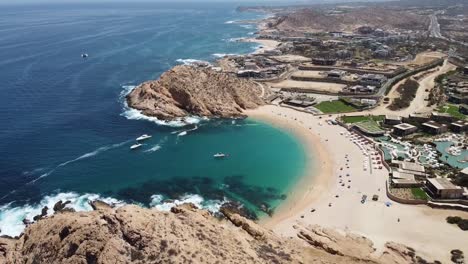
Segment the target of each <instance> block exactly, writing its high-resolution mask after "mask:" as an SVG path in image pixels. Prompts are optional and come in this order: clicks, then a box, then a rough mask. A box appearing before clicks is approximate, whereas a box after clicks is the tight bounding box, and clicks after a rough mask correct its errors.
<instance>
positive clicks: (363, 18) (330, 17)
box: [272, 7, 429, 32]
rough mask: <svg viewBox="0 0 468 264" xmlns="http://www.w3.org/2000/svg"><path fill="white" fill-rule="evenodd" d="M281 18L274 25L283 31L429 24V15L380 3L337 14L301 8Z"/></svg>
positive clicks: (413, 28)
mask: <svg viewBox="0 0 468 264" xmlns="http://www.w3.org/2000/svg"><path fill="white" fill-rule="evenodd" d="M278 21H279V23H278V24H277V25H275V26H274V28H275V29H278V30H280V31H319V32H320V31H325V32H328V31H353V30H355V29H357V28H358V27H360V26H371V27H376V28H382V29H395V28H397V29H412V30H424V29H426V28H427V26H428V25H429V24H428V23H429V20H428V17H427V16H420V15H417V14H414V13H410V12H405V11H402V10H389V9H384V8H380V7H366V8H356V9H349V10H346V12H343V13H333V14H327V13H325V12H323V11H316V10H314V9H301V10H297V11H295V12H292V13H290V14H287V15H284V16H283V17H280V18H278ZM272 24H273V25H274V24H275V23H272Z"/></svg>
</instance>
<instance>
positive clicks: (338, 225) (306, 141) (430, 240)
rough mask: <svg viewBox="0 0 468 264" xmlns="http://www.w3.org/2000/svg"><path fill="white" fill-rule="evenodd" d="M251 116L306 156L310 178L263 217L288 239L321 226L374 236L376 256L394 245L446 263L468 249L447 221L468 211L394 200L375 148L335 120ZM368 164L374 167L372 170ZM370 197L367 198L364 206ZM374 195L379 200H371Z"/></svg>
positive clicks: (270, 112)
mask: <svg viewBox="0 0 468 264" xmlns="http://www.w3.org/2000/svg"><path fill="white" fill-rule="evenodd" d="M245 113H246V114H247V115H248V116H249V118H252V119H254V120H258V121H261V122H266V123H268V124H270V125H272V126H273V127H277V128H279V129H281V130H283V131H285V132H288V133H290V134H292V135H293V136H295V137H296V138H297V139H298V140H299V142H300V143H301V144H303V145H304V150H305V151H306V152H307V153H306V155H307V165H306V168H305V172H304V175H302V178H300V179H298V181H297V183H296V184H295V185H294V186H292V189H291V190H290V191H289V192H288V195H287V198H286V200H285V201H283V202H282V203H281V204H280V205H279V206H278V208H277V210H276V211H275V212H274V214H273V215H272V217H264V218H262V219H260V221H259V223H260V225H262V226H264V227H266V228H268V229H270V230H272V231H273V232H274V233H276V234H277V235H279V236H282V237H288V238H291V237H297V235H298V233H297V232H298V231H297V228H296V227H301V226H302V227H306V226H314V225H318V226H322V227H325V228H331V229H333V230H336V231H340V232H343V233H344V234H349V233H353V234H357V235H360V236H364V237H367V238H369V239H370V240H371V241H372V242H373V245H372V246H373V248H374V249H375V251H376V254H379V253H382V251H383V250H384V249H385V245H386V243H388V242H395V243H400V244H403V245H406V246H409V247H412V248H414V249H415V250H416V251H417V252H418V253H420V254H421V256H423V257H425V258H427V259H429V260H439V261H442V262H443V263H445V262H446V261H450V251H451V250H453V249H457V248H463V247H464V245H466V241H468V234H467V233H466V232H464V231H462V230H461V229H459V228H458V227H456V226H453V225H449V224H448V223H446V218H447V217H448V216H460V217H462V218H468V212H463V211H456V210H442V209H432V208H430V207H428V206H425V205H406V204H400V203H395V202H394V201H392V200H390V199H389V198H388V197H387V194H386V182H387V180H388V175H389V172H388V170H386V169H385V167H383V168H380V169H379V168H378V167H379V166H378V165H375V163H373V160H374V159H375V157H376V156H377V154H376V152H375V151H373V147H372V145H369V144H367V145H365V144H364V143H359V142H360V140H357V139H356V136H357V135H354V136H353V135H352V134H351V133H350V132H349V131H348V130H347V129H346V128H344V127H341V126H338V125H332V124H328V123H327V122H326V120H327V119H329V118H328V117H325V116H314V115H312V114H309V113H305V112H301V111H297V110H295V109H292V108H288V107H281V106H277V105H265V106H261V107H259V108H258V109H255V110H248V111H246V112H245ZM335 117H336V116H332V117H330V118H335ZM359 144H361V145H359ZM363 146H366V147H365V148H364V147H363ZM366 160H367V161H366ZM369 161H371V162H370V166H371V167H372V168H367V169H366V167H365V165H364V164H365V163H366V162H369ZM314 163H315V164H316V165H315V166H314ZM373 164H374V165H373ZM317 165H318V166H317ZM364 195H366V196H367V197H368V198H367V200H366V201H365V202H362V199H363V198H362V197H363V196H364ZM374 195H377V197H378V198H377V201H372V200H371V198H372V197H373V196H374ZM312 209H313V210H312ZM416 219H417V221H415V220H416ZM440 234H445V235H444V236H440Z"/></svg>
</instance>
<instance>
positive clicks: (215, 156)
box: [213, 153, 227, 158]
mask: <svg viewBox="0 0 468 264" xmlns="http://www.w3.org/2000/svg"><path fill="white" fill-rule="evenodd" d="M226 156H227V155H226V154H224V153H216V154H214V155H213V157H214V158H225V157H226Z"/></svg>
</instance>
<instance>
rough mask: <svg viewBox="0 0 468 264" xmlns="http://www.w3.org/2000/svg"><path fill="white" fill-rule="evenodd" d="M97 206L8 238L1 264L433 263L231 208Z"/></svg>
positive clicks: (400, 249)
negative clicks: (266, 224) (281, 229)
mask: <svg viewBox="0 0 468 264" xmlns="http://www.w3.org/2000/svg"><path fill="white" fill-rule="evenodd" d="M92 208H93V209H94V211H91V212H72V211H70V210H60V211H56V212H55V214H54V215H52V216H48V217H43V218H41V219H40V220H38V221H36V222H35V223H31V224H30V225H28V227H27V228H26V230H25V231H24V233H23V234H22V235H21V236H20V237H17V238H6V237H3V238H0V263H87V264H93V263H428V262H425V261H424V260H423V259H421V258H418V257H417V256H416V253H415V252H414V250H412V249H410V248H408V247H405V246H402V245H398V244H395V243H387V245H386V248H385V250H384V251H383V253H382V254H381V255H380V256H377V257H376V256H375V255H376V254H375V249H374V248H373V247H372V245H373V244H372V242H371V241H370V240H368V239H366V238H364V237H360V236H356V235H344V234H341V233H339V232H336V231H334V230H330V229H324V228H321V227H318V226H308V227H295V228H296V230H297V238H293V237H291V238H282V237H278V236H277V235H275V234H274V233H273V232H272V231H270V230H267V229H265V228H263V227H261V226H259V225H258V224H256V223H255V222H253V221H251V220H248V219H245V218H243V217H242V216H240V215H238V214H236V213H235V212H233V211H231V210H228V209H224V210H222V212H221V213H222V214H223V215H224V216H225V217H224V218H222V219H219V218H216V217H214V216H212V215H211V214H210V213H209V212H207V211H204V210H200V209H198V208H196V207H195V206H194V205H193V204H183V205H180V206H177V207H173V208H172V209H171V211H170V212H161V211H157V210H155V209H145V208H141V207H139V206H136V205H127V206H124V207H120V208H112V207H111V206H109V205H107V204H105V203H103V202H93V203H92Z"/></svg>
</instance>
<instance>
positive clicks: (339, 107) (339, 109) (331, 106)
mask: <svg viewBox="0 0 468 264" xmlns="http://www.w3.org/2000/svg"><path fill="white" fill-rule="evenodd" d="M315 108H317V109H318V110H320V111H322V113H324V114H327V113H346V112H353V111H356V108H355V107H352V106H351V105H348V104H346V103H344V102H343V101H341V100H335V101H329V102H321V103H319V104H318V105H316V106H315Z"/></svg>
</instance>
